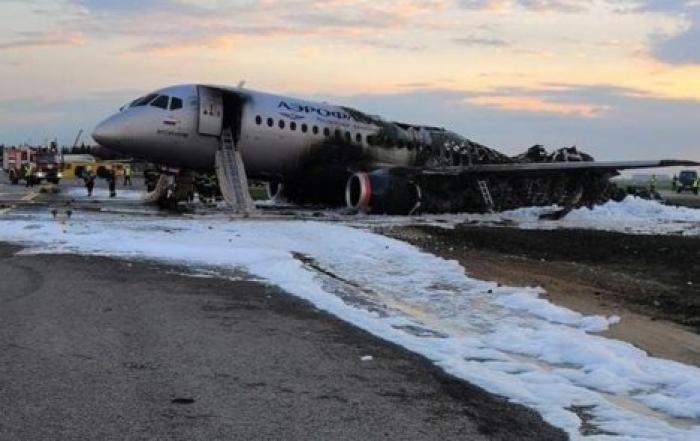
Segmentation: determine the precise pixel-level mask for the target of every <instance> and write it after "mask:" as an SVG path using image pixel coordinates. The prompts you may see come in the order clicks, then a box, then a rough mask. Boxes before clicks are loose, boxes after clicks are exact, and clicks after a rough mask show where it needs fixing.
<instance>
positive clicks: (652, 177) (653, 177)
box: [649, 175, 656, 194]
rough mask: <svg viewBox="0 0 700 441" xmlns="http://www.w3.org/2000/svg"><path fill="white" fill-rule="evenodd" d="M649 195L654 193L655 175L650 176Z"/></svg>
mask: <svg viewBox="0 0 700 441" xmlns="http://www.w3.org/2000/svg"><path fill="white" fill-rule="evenodd" d="M649 193H652V194H654V193H656V175H651V180H650V181H649Z"/></svg>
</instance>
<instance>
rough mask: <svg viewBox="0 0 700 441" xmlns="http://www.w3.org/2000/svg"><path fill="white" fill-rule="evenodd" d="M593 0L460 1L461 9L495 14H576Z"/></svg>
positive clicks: (585, 8) (586, 7)
mask: <svg viewBox="0 0 700 441" xmlns="http://www.w3.org/2000/svg"><path fill="white" fill-rule="evenodd" d="M591 3H592V2H591V0H460V2H459V4H460V6H461V7H463V8H466V9H476V10H485V11H494V12H505V11H511V10H514V9H526V10H530V11H536V12H565V13H576V12H582V11H585V10H587V9H588V7H589V6H590V4H591Z"/></svg>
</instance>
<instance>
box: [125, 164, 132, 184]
mask: <svg viewBox="0 0 700 441" xmlns="http://www.w3.org/2000/svg"><path fill="white" fill-rule="evenodd" d="M127 184H128V185H129V187H131V166H130V165H127V166H126V167H124V187H126V186H127Z"/></svg>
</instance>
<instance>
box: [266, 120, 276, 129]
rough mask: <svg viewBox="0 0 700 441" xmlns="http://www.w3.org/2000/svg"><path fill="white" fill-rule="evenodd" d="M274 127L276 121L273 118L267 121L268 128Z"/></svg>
mask: <svg viewBox="0 0 700 441" xmlns="http://www.w3.org/2000/svg"><path fill="white" fill-rule="evenodd" d="M274 125H275V120H274V119H272V118H268V119H267V126H268V127H272V126H274Z"/></svg>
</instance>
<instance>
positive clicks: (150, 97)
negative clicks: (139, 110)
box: [130, 93, 158, 107]
mask: <svg viewBox="0 0 700 441" xmlns="http://www.w3.org/2000/svg"><path fill="white" fill-rule="evenodd" d="M157 96H158V94H157V93H152V94H150V95H146V96H145V97H143V98H139V99H137V100H136V101H134V102H133V103H131V106H130V107H140V106H145V105H147V104H148V103H150V102H151V101H153V100H154V99H155V98H156V97H157Z"/></svg>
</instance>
